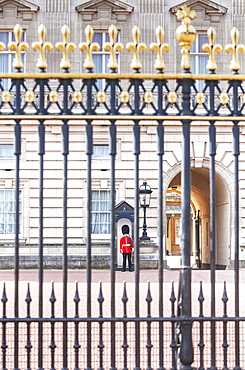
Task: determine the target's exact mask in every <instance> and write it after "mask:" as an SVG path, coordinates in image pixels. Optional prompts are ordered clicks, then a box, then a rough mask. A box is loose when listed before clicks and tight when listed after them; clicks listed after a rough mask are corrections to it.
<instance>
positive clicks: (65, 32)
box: [55, 24, 76, 69]
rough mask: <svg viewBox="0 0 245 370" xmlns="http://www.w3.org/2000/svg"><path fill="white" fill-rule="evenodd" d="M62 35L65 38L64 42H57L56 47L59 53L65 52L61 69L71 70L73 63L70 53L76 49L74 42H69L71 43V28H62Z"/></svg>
mask: <svg viewBox="0 0 245 370" xmlns="http://www.w3.org/2000/svg"><path fill="white" fill-rule="evenodd" d="M61 34H62V36H63V42H61V41H60V42H56V44H55V47H56V49H57V50H58V51H60V50H62V51H63V58H62V59H61V62H60V68H62V69H68V68H71V63H70V60H69V51H70V50H71V51H74V50H75V49H76V45H75V43H74V42H68V41H69V36H70V29H69V27H68V26H67V25H66V24H65V25H64V26H63V27H62V28H61Z"/></svg>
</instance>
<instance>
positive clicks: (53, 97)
mask: <svg viewBox="0 0 245 370" xmlns="http://www.w3.org/2000/svg"><path fill="white" fill-rule="evenodd" d="M49 101H50V102H51V103H57V101H58V92H57V91H50V93H49Z"/></svg>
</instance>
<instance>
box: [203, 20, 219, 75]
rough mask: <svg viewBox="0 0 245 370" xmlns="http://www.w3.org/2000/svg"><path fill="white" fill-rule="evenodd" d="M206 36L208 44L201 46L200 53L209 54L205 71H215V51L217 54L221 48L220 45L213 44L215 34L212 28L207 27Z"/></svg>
mask: <svg viewBox="0 0 245 370" xmlns="http://www.w3.org/2000/svg"><path fill="white" fill-rule="evenodd" d="M207 35H208V40H209V44H203V45H202V51H203V52H204V53H206V52H208V53H209V60H208V62H207V66H206V68H207V70H208V71H215V70H216V69H217V64H216V61H215V53H216V51H217V52H218V53H220V52H221V51H222V50H223V48H222V46H221V45H220V44H215V43H214V40H215V37H216V32H215V29H214V28H213V27H209V29H208V31H207Z"/></svg>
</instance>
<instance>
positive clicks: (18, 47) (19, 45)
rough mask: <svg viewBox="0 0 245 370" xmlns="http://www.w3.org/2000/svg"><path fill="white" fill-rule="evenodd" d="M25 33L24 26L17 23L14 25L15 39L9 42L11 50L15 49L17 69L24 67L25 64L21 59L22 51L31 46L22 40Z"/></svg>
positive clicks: (14, 61) (14, 65) (15, 65)
mask: <svg viewBox="0 0 245 370" xmlns="http://www.w3.org/2000/svg"><path fill="white" fill-rule="evenodd" d="M22 35H23V30H22V27H21V26H20V25H19V24H16V26H15V27H14V37H15V41H12V42H9V43H8V48H9V50H11V51H13V50H15V58H14V60H13V64H12V65H13V67H14V68H16V69H20V68H23V67H24V64H23V62H22V59H21V51H22V50H25V51H27V50H28V48H29V45H28V44H27V42H25V41H21V38H22Z"/></svg>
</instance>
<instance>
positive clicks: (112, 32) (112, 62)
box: [103, 25, 124, 70]
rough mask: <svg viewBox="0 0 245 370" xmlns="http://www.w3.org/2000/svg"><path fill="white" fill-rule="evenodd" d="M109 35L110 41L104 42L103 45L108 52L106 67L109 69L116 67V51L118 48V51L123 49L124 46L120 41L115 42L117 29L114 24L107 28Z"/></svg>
mask: <svg viewBox="0 0 245 370" xmlns="http://www.w3.org/2000/svg"><path fill="white" fill-rule="evenodd" d="M108 33H109V36H110V42H105V43H104V45H103V48H104V50H105V51H109V52H110V58H109V60H108V63H107V67H108V68H109V69H112V70H113V69H114V70H115V69H117V68H118V64H117V58H116V51H117V50H119V51H120V53H121V51H122V50H123V48H124V46H123V44H122V43H121V42H116V40H117V34H118V31H117V29H116V27H115V26H113V25H111V26H110V28H109V30H108Z"/></svg>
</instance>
